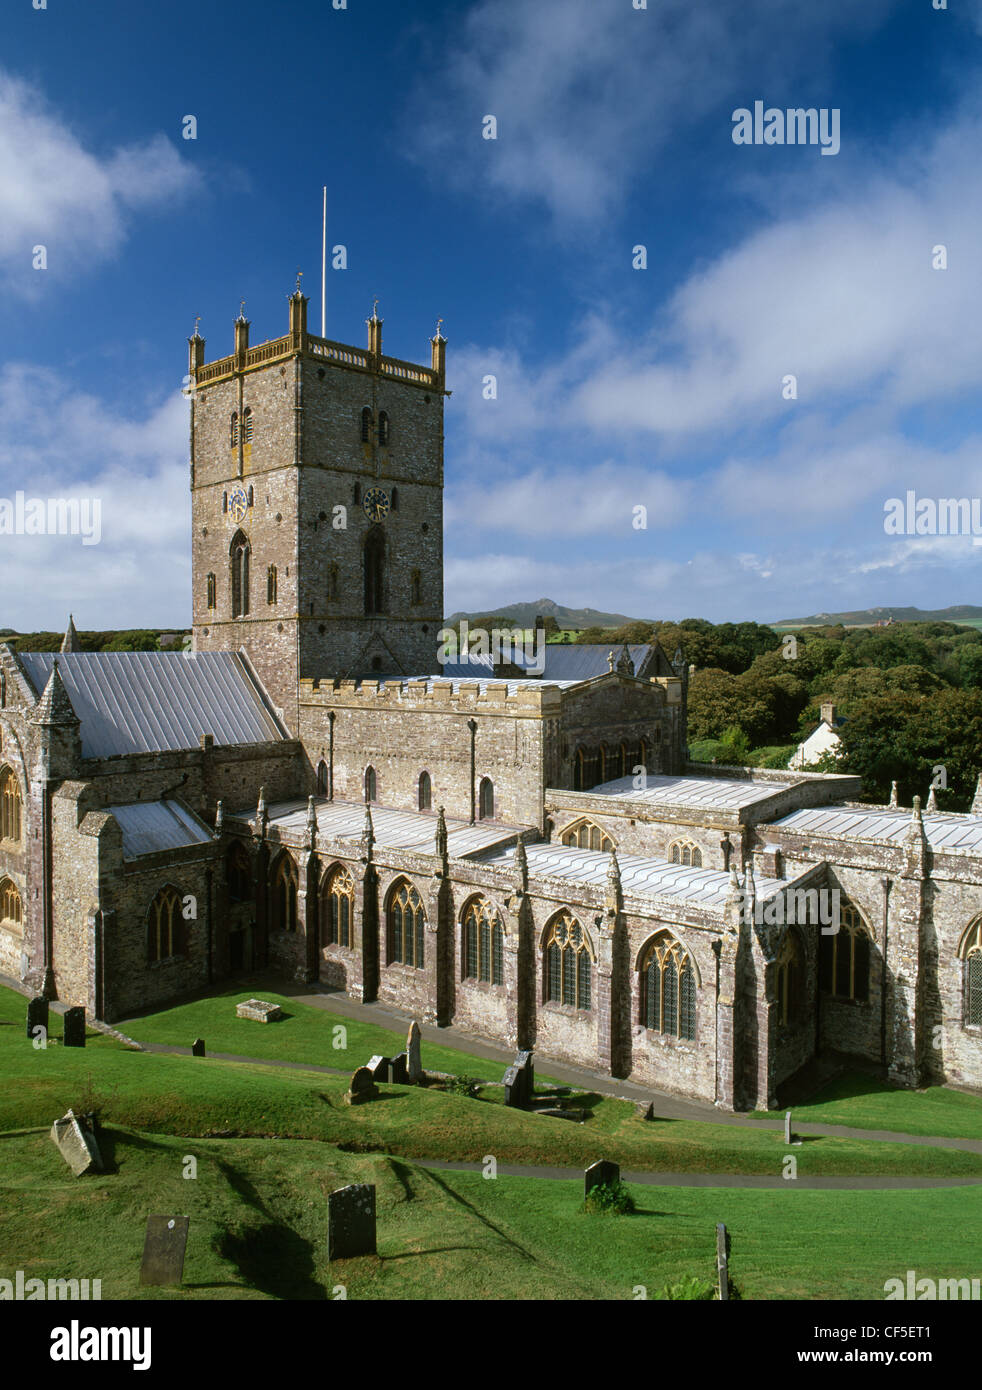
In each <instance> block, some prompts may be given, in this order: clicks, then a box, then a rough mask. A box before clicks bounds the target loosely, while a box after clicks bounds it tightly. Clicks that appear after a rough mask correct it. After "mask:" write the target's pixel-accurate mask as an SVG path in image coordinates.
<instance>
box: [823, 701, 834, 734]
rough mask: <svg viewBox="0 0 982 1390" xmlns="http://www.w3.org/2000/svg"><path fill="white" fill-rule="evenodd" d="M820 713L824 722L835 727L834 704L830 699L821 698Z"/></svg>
mask: <svg viewBox="0 0 982 1390" xmlns="http://www.w3.org/2000/svg"><path fill="white" fill-rule="evenodd" d="M821 715H822V718H823V719H824V720H825V722H826V724H830V725H831V726H832V728H833V729H834V728H835V705H834V704H833V703H832V701H831V700H823V701H822V704H821Z"/></svg>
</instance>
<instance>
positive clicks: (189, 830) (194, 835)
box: [106, 801, 212, 859]
mask: <svg viewBox="0 0 982 1390" xmlns="http://www.w3.org/2000/svg"><path fill="white" fill-rule="evenodd" d="M106 809H107V810H108V811H109V812H110V813H111V814H112V815H113V816H115V818H116V820H117V821H118V822H119V827H120V829H121V830H122V832H123V858H124V859H138V858H139V857H140V855H141V854H157V853H158V852H159V851H160V850H164V849H184V848H186V847H187V846H188V845H203V844H207V843H208V841H209V840H211V838H212V833H211V831H210V830H209V828H208V826H207V825H205V823H204V821H202V820H199V819H198V817H197V816H195V815H192V813H191V812H190V811H188V810H187V809H186V808H185V807H184V806H181V805H179V804H178V802H176V801H137V802H133V803H131V804H130V805H127V806H109V807H107V808H106Z"/></svg>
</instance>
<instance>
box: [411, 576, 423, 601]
mask: <svg viewBox="0 0 982 1390" xmlns="http://www.w3.org/2000/svg"><path fill="white" fill-rule="evenodd" d="M422 588H423V581H422V576H421V575H420V572H419V570H413V572H412V575H411V577H410V581H409V601H410V603H412V604H419V603H422V602H423V598H422Z"/></svg>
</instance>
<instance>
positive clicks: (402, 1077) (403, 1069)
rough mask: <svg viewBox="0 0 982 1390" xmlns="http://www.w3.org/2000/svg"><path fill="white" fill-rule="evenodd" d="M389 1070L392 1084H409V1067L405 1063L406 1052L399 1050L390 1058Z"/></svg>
mask: <svg viewBox="0 0 982 1390" xmlns="http://www.w3.org/2000/svg"><path fill="white" fill-rule="evenodd" d="M391 1071H392V1084H393V1085H394V1086H408V1085H409V1067H408V1065H407V1062H406V1054H405V1053H404V1052H400V1053H398V1054H397V1055H396V1056H395V1057H393V1058H392V1066H391Z"/></svg>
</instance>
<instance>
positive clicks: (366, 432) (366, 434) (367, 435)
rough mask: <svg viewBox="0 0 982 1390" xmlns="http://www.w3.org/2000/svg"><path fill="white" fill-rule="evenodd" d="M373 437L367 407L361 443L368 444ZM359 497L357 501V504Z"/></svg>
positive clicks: (363, 419)
mask: <svg viewBox="0 0 982 1390" xmlns="http://www.w3.org/2000/svg"><path fill="white" fill-rule="evenodd" d="M371 437H372V412H371V410H370V409H369V408H368V406H367V405H366V406H365V408H364V409H363V410H362V412H361V442H362V443H363V444H367V443H368V442H369V441H370V440H371ZM357 500H358V499H357V497H356V498H355V501H356V502H357Z"/></svg>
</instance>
